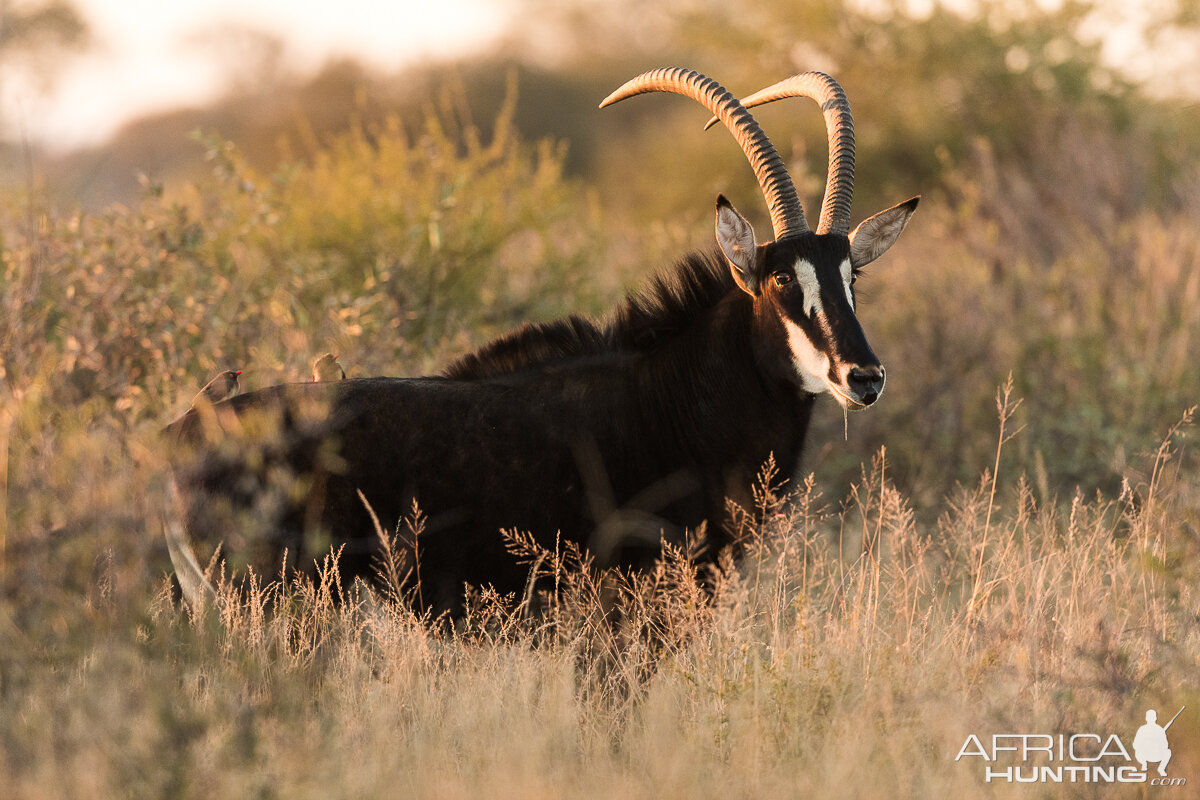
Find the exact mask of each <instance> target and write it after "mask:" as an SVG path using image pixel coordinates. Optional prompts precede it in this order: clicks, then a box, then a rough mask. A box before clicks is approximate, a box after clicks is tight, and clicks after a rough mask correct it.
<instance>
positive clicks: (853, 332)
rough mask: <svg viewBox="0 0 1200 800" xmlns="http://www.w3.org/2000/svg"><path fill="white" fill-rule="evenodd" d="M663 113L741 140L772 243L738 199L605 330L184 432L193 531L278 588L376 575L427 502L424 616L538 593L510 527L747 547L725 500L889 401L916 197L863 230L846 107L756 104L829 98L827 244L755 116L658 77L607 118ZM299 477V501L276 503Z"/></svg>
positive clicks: (278, 395) (642, 554)
mask: <svg viewBox="0 0 1200 800" xmlns="http://www.w3.org/2000/svg"><path fill="white" fill-rule="evenodd" d="M644 92H671V93H676V94H681V95H684V96H687V97H690V98H692V99H693V100H696V101H697V102H699V103H701V104H702V105H703V106H704V107H705V108H707V109H708V110H709V111H710V112H711V113H712V114H714V115H715V116H716V117H717V119H719V120H720V121H721V122H722V123H723V124H724V125H725V127H726V128H728V129H729V130H730V131H731V132H732V133H733V135H734V137H735V138H736V139H737V141H738V143H739V144H740V145H741V147H742V150H743V151H744V153H745V155H746V157H747V158H748V160H749V162H750V164H751V166H752V168H753V170H754V173H755V175H756V176H757V178H758V182H759V186H760V188H761V190H762V192H763V195H764V197H765V199H766V203H767V206H768V209H769V211H770V216H771V224H772V227H773V229H774V240H773V241H769V242H766V243H764V244H759V243H758V241H757V239H756V237H755V234H754V231H753V229H752V228H751V226H750V224H749V223H748V222H747V221H746V220H745V218H743V217H742V215H741V214H739V213H738V212H737V211H736V210H735V209H734V207H733V205H731V204H730V203H729V201H728V200H726V199H725V198H724V197H723V196H719V197H718V198H717V204H716V239H717V247H716V248H714V249H713V250H712V251H711V252H707V253H693V254H691V255H688V256H686V257H684V258H683V259H682V260H681V261H680V262H679V263H678V264H677V265H676V266H675V267H674V269H673V270H670V271H668V272H666V273H663V274H660V275H659V276H658V277H656V278H654V279H652V280H651V281H650V283H649V286H648V287H647V288H646V289H645V290H644V291H642V292H641V293H638V294H633V295H631V296H630V297H629V298H628V299H626V300H625V302H624V303H623V304H621V305H620V306H619V307H617V308H616V309H615V310H614V312H613V313H612V314H611V315H610V317H609V318H608V319H607V320H605V321H603V322H595V321H592V320H588V319H584V318H582V317H578V316H571V317H568V318H566V319H563V320H560V321H557V322H551V323H545V324H526V325H525V326H524V327H522V328H520V329H518V330H516V331H514V332H512V333H510V334H508V335H506V336H504V337H501V338H500V339H498V340H496V341H494V342H492V343H491V344H489V345H487V346H485V347H483V348H482V349H480V350H479V351H477V352H475V353H473V354H470V355H467V356H465V357H463V358H462V359H460V360H459V361H458V362H456V363H454V364H452V365H451V366H450V367H449V368H448V369H446V370H445V371H444V372H443V374H441V375H440V376H436V377H422V378H358V379H352V380H345V381H337V382H334V383H323V382H322V383H301V384H291V385H283V386H272V387H269V388H266V389H262V390H259V391H256V392H252V393H249V394H244V395H240V396H238V397H235V398H233V399H232V400H230V401H228V402H226V403H223V404H220V405H219V406H218V409H217V410H218V411H219V412H221V413H219V414H216V415H214V418H215V420H216V424H215V425H214V424H213V423H212V421H211V420H210V421H209V422H208V424H206V421H205V420H203V419H201V418H200V417H199V416H198V415H195V414H188V415H185V417H184V418H182V419H181V420H179V421H178V422H176V423H173V424H172V425H171V426H169V428H168V430H169V431H170V433H171V435H172V436H173V438H174V441H175V443H176V445H177V447H176V450H177V452H178V455H177V457H176V460H175V467H174V475H175V481H176V483H177V485H178V487H179V489H180V493H179V496H180V501H179V504H180V507H181V510H182V511H183V514H184V517H185V519H186V527H187V529H188V531H189V533H191V534H192V535H194V536H198V537H201V538H203V539H206V540H207V541H208V543H209V544H210V545H211V544H214V543H215V542H216V541H218V540H222V539H223V540H225V544H226V547H225V552H226V553H228V554H232V555H234V556H235V557H236V556H238V555H239V554H240V555H241V556H242V558H243V559H244V560H247V561H249V562H251V563H253V564H255V565H257V566H258V568H259V569H260V570H272V569H277V568H278V565H279V558H280V555H281V553H282V552H283V551H284V548H286V552H287V554H288V557H289V560H290V563H291V564H292V565H295V566H298V567H299V568H304V567H305V565H311V564H312V562H313V559H314V558H318V557H320V556H321V555H322V553H325V552H328V548H329V547H330V546H332V547H334V548H341V560H340V568H341V570H342V573H343V576H351V575H367V574H369V573H370V572H371V569H372V557H373V556H374V555H375V554H376V552H377V550H378V547H379V543H378V537H377V535H376V532H375V528H374V526H373V524H372V521H371V513H370V512H371V511H374V513H375V514H376V515H377V516H378V519H379V520H380V522H381V524H382V525H383V527H384V528H385V529H389V530H391V529H393V528H395V527H396V526H397V525H398V522H399V521H400V520H401V519H402V518H403V516H404V515H405V514H406V512H408V511H409V510H410V509H411V504H412V502H413V501H414V500H416V501H417V502H419V504H420V506H421V508H422V510H423V511H424V512H425V513H426V514H427V520H426V523H425V528H424V532H423V533H422V535H421V536H420V538H419V541H418V543H417V546H418V548H419V569H420V580H421V586H420V588H421V593H420V597H421V598H422V600H421V602H422V603H423V604H424V605H425V606H426V607H428V608H430V609H432V610H434V611H443V610H448V611H451V612H454V611H456V610H459V609H460V608H461V603H462V597H463V585H464V584H472V585H476V586H480V585H487V584H491V585H492V586H494V587H495V588H496V589H497V590H499V591H500V592H513V591H519V590H520V589H521V588H522V587H523V586H524V583H525V581H526V579H527V570H526V568H525V567H523V566H521V565H520V564H518V563H517V562H516V560H515V558H514V557H513V556H511V555H510V554H509V553H507V552H506V550H505V544H504V541H503V540H502V537H501V534H500V531H501V529H502V528H503V529H514V528H515V529H519V530H523V531H528V532H530V533H532V534H533V536H534V537H535V538H536V539H537V540H538V541H539V542H541V543H542V544H543V545H545V546H547V547H551V548H552V547H554V546H555V542H556V537H561V539H562V540H567V541H572V542H575V543H578V544H579V545H580V546H581V547H585V548H587V550H588V551H589V552H591V553H592V554H593V555H594V556H595V559H596V562H597V563H598V564H599V565H602V566H603V565H619V566H627V567H633V568H637V567H640V566H643V565H646V564H648V563H649V562H651V561H652V560H653V559H654V558H655V557H657V556H658V555H659V553H660V552H661V545H662V542H663V541H669V542H678V541H681V539H682V536H683V532H684V530H685V529H690V530H696V529H697V528H699V527H700V526H701V525H702V524H705V523H707V535H708V549H707V551H706V552H707V554H708V557H710V558H711V557H715V554H716V553H718V552H719V551H720V550H721V548H722V547H724V546H726V545H727V544H728V543H729V541H730V537H729V534H728V531H727V530H726V529H725V524H726V519H725V499H726V498H727V497H732V498H735V499H739V500H745V499H746V498H747V497H748V494H749V492H748V490H749V487H750V485H751V482H752V481H753V479H754V477H755V475H756V473H757V471H758V470H759V469H760V467H761V466H762V464H763V463H764V462H765V461H766V460H767V459H768V457H770V456H771V455H774V458H775V459H776V462H777V463H778V464H779V465H780V467H781V471H782V474H784V475H789V474H791V473H793V472H794V471H795V469H796V467H797V465H798V460H799V457H800V452H801V447H802V445H803V443H804V437H805V432H806V430H807V428H808V424H809V418H810V414H811V411H812V408H813V403H814V401H815V399H816V397H817V396H818V395H820V394H824V393H829V394H831V395H833V397H834V399H835V400H836V401H837V402H838V403H840V404H841V405H842V406H843V407H845V408H849V409H857V408H863V407H865V406H868V405H871V404H872V403H874V402H875V401H876V400H877V399H878V398H879V396H880V393H881V392H882V391H883V387H884V370H883V367H882V366H881V365H880V363H879V360H878V359H877V358H876V357H875V354H874V353H873V352H872V351H871V348H870V346H869V345H868V344H867V339H866V336H865V335H864V333H863V330H862V327H861V326H860V325H859V322H858V319H857V318H856V317H855V298H854V283H855V279H856V276H857V274H858V271H859V270H860V269H861V268H862V267H863V266H864V265H866V264H867V263H869V262H871V261H873V260H874V259H876V258H878V257H879V256H880V255H882V254H883V253H884V251H886V250H887V249H888V248H889V247H890V246H891V245H892V244H893V243H894V242H895V241H896V239H897V237H898V236H899V235H900V233H901V231H902V230H903V228H904V226H905V224H906V223H907V222H908V219H909V217H910V216H911V214H912V213H913V211H914V209H915V208H916V205H917V200H918V198H913V199H911V200H909V201H907V202H905V203H902V204H900V205H897V206H894V207H892V208H889V209H887V210H886V211H882V212H880V213H879V214H876V215H875V216H873V217H870V218H869V219H867V220H866V221H865V222H863V223H861V224H860V225H859V226H858V227H857V228H855V230H854V231H853V232H851V231H850V228H849V221H850V195H851V189H852V176H853V158H854V150H853V129H852V124H851V117H850V109H849V106H848V105H847V104H846V101H845V96H844V94H843V93H842V90H841V88H840V87H839V86H838V85H837V83H836V82H834V81H833V79H832V78H829V77H828V76H823V75H821V76H817V77H815V78H814V77H812V76H809V77H807V78H804V79H803V80H798V79H789V81H784V82H783V83H781V84H777V85H776V86H775V87H772V89H770V90H766V94H765V95H764V94H763V93H759V95H757V96H756V98H757V100H758V101H761V102H766V101H765V100H762V99H761V98H762V97H764V96H770V99H778V98H779V97H784V96H808V97H811V98H813V99H815V100H817V102H818V103H820V104H821V106H822V108H823V109H825V113H826V117H827V122H828V124H829V140H830V145H831V146H830V159H829V178H828V184H827V186H826V192H825V200H824V205H823V207H822V210H821V216H820V221H819V223H818V225H817V229H816V231H815V232H814V231H812V230H811V229H810V228H809V226H808V223H807V221H806V218H805V215H804V210H803V208H802V207H801V204H800V201H799V198H798V196H797V194H796V190H795V188H794V187H793V185H792V181H791V178H790V177H789V176H788V174H787V171H786V169H785V168H784V164H783V161H782V160H781V159H780V157H779V155H778V153H777V152H776V151H775V148H774V147H773V146H772V144H771V142H770V141H769V140H768V139H767V137H766V135H765V134H764V133H763V131H762V130H761V129H760V128H759V126H758V124H757V123H756V122H755V120H754V118H753V117H752V116H751V114H750V112H749V111H748V110H747V108H746V105H745V104H743V103H741V102H739V101H738V100H737V99H736V98H735V97H733V96H732V95H731V94H730V93H729V92H727V91H725V89H723V88H722V87H721V86H720V85H718V84H717V83H716V82H715V81H713V80H711V79H709V78H707V77H705V76H703V75H700V74H698V73H696V72H693V71H689V70H683V69H661V70H655V71H652V72H648V73H645V74H643V75H640V76H638V77H637V78H634V79H633V80H631V81H629V82H628V83H626V84H625V85H624V86H622V87H621V88H620V89H618V90H617V91H616V92H614V93H613V94H612V95H610V96H609V97H608V98H606V99H605V100H604V102H603V103H601V107H604V106H607V105H611V104H612V103H615V102H617V101H620V100H623V99H626V98H628V97H631V96H633V95H636V94H641V93H644ZM262 420H266V422H263V421H262ZM214 428H216V429H215V430H214ZM281 475H292V476H294V483H293V484H292V485H291V486H290V487H289V488H288V489H285V490H282V491H274V492H273V491H272V488H273V487H274V486H275V485H276V484H277V483H278V482H279V480H280V476H281ZM360 492H361V498H365V500H366V503H364V502H363V500H362V499H360V494H359V493H360ZM367 504H369V507H370V508H369V509H368V507H367ZM246 508H252V509H255V510H256V511H257V512H258V513H259V516H258V517H257V519H258V526H257V527H253V528H251V530H250V534H249V535H247V534H245V533H243V532H244V531H245V530H246V526H244V525H243V526H241V527H239V526H238V525H236V524H235V520H234V517H233V516H232V515H231V513H230V512H231V510H238V509H246ZM176 523H177V520H175V521H173V522H171V523H170V524H168V538H169V539H172V554H173V556H177V557H176V558H175V563H176V569H177V571H178V572H179V573H180V580H181V584H183V585H184V587H185V591H186V592H188V593H189V594H192V595H194V594H195V593H196V592H197V591H199V588H198V587H202V586H203V578H202V576H199V575H198V568H197V567H196V566H195V564H196V562H195V559H194V558H193V557H192V556H191V554H190V550H189V548H188V546H187V543H186V542H185V541H184V539H183V529H182V526H180V525H178V524H176ZM408 545H409V546H410V547H411V545H412V543H411V542H409V543H408ZM247 550H249V551H253V553H252V555H251V556H250V557H248V558H247V557H246V556H245V552H246V551H247ZM410 563H411V562H410ZM189 571H190V579H189V580H185V574H184V573H185V572H189ZM189 584H190V585H191V587H192V588H191V589H190V590H189V589H188V586H189Z"/></svg>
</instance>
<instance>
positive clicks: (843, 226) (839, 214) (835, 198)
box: [706, 72, 854, 234]
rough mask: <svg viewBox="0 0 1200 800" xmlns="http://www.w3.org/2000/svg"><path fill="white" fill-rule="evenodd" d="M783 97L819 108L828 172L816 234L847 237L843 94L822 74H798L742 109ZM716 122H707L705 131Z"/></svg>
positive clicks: (847, 133) (847, 134) (850, 131)
mask: <svg viewBox="0 0 1200 800" xmlns="http://www.w3.org/2000/svg"><path fill="white" fill-rule="evenodd" d="M785 97H811V98H812V99H813V100H816V101H817V103H818V104H819V105H820V106H821V112H822V113H823V114H824V115H825V129H826V131H827V132H828V135H829V172H828V175H827V177H826V180H825V199H824V201H823V202H822V203H821V218H820V220H819V221H818V222H817V233H841V234H847V233H849V232H850V197H851V195H852V194H853V193H854V118H853V117H852V116H851V115H850V103H849V101H847V100H846V93H845V92H844V91H842V87H841V86H839V85H838V82H837V81H835V80H834V79H833V78H831V77H829V76H828V75H826V74H825V73H824V72H801V73H800V74H799V75H793V76H792V77H790V78H785V79H783V80H781V81H780V82H779V83H776V84H774V85H772V86H768V87H767V88H766V89H763V90H761V91H758V92H755V93H754V94H752V95H750V96H749V97H747V98H744V99H743V100H742V105H743V106H745V107H746V108H753V107H754V106H761V105H764V104H765V103H773V102H775V101H776V100H782V99H783V98H785ZM716 122H717V120H716V119H715V118H714V119H710V120H709V121H708V125H707V126H706V129H707V128H709V127H712V126H713V125H715V124H716Z"/></svg>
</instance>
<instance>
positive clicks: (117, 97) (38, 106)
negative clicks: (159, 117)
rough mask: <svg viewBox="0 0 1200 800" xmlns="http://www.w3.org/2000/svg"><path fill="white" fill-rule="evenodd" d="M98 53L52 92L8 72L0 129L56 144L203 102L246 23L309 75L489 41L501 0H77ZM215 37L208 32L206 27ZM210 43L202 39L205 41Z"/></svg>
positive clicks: (398, 63)
mask: <svg viewBox="0 0 1200 800" xmlns="http://www.w3.org/2000/svg"><path fill="white" fill-rule="evenodd" d="M74 4H75V6H76V8H78V10H79V11H80V13H81V14H82V15H83V16H84V17H85V18H86V20H87V22H88V24H89V26H90V27H91V33H92V39H93V42H94V46H93V47H92V49H91V51H90V52H88V53H86V54H83V55H79V56H72V57H70V59H69V61H68V63H67V65H66V68H65V69H64V70H63V71H62V74H61V75H60V77H59V80H58V81H57V83H56V85H55V91H54V93H53V94H52V95H51V96H48V97H47V96H40V95H39V94H38V93H36V92H34V91H32V90H31V89H30V88H29V87H27V86H22V85H21V82H20V81H18V80H15V79H13V78H9V79H8V80H7V81H6V82H5V84H4V85H3V87H0V88H2V90H3V91H2V92H0V125H2V126H3V129H4V131H5V132H6V133H7V134H9V135H10V136H11V135H16V136H18V137H21V138H27V139H29V140H31V141H38V142H44V143H46V144H47V145H49V146H51V147H52V148H54V149H58V150H61V149H68V148H72V147H78V146H82V145H89V144H96V143H99V142H101V141H103V140H104V139H105V138H107V137H108V136H109V135H111V134H112V133H113V132H114V131H115V130H116V129H117V128H118V127H119V126H120V125H121V124H122V123H124V122H126V121H128V120H129V119H131V118H134V117H136V116H139V115H141V114H144V113H146V112H151V111H155V110H161V109H164V108H170V107H178V106H186V105H202V104H204V103H206V102H208V101H211V100H213V99H215V98H216V97H217V96H219V95H220V94H221V90H222V88H223V86H224V85H225V83H226V82H227V81H228V79H229V77H230V76H231V73H232V71H233V68H234V66H235V65H236V64H237V60H236V59H235V58H231V56H233V55H235V54H236V52H237V51H236V50H234V51H232V52H226V53H224V58H222V57H221V51H222V46H221V40H222V35H221V31H222V30H223V29H226V28H227V27H228V26H230V25H233V26H240V27H245V28H250V29H254V30H258V31H261V32H263V33H268V34H272V35H276V36H278V37H279V38H280V39H282V40H284V42H285V50H284V52H283V65H284V66H285V67H290V68H293V69H295V70H296V71H299V72H301V73H304V72H312V71H314V70H316V69H317V68H319V67H320V66H321V65H322V64H323V63H325V62H326V61H328V60H329V59H331V58H336V57H338V56H350V57H353V58H355V59H357V60H358V61H361V62H364V63H366V64H368V65H371V66H376V67H379V68H382V69H385V70H395V69H397V68H399V67H402V66H404V65H406V64H408V63H411V62H415V61H419V60H423V59H428V58H439V57H449V56H453V55H455V54H458V53H462V52H464V51H469V50H471V49H477V48H480V47H482V46H484V45H486V43H487V42H488V41H489V40H490V39H491V37H493V36H494V35H495V34H496V33H497V32H498V31H499V30H500V28H501V23H502V21H503V20H504V18H505V14H506V12H507V10H508V9H509V8H510V7H511V6H510V5H509V4H508V3H506V2H504V0H391V1H390V2H389V1H388V0H74ZM205 34H208V36H207V37H205V36H204V35H205ZM202 37H203V38H204V40H205V41H206V42H207V43H202V42H201V38H202Z"/></svg>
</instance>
